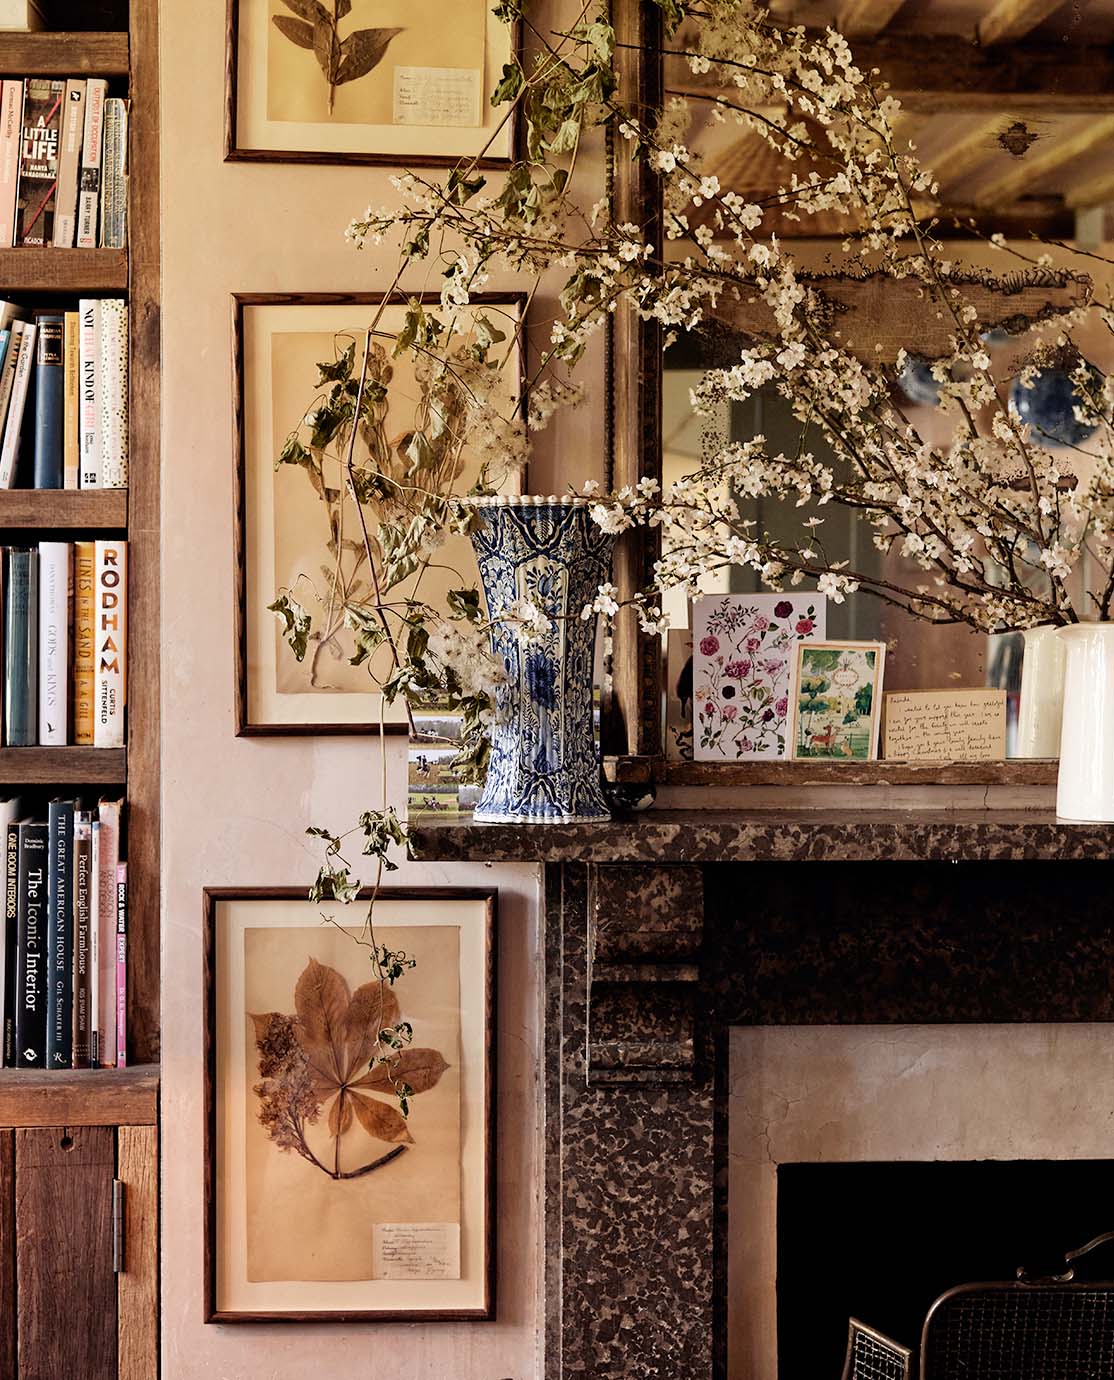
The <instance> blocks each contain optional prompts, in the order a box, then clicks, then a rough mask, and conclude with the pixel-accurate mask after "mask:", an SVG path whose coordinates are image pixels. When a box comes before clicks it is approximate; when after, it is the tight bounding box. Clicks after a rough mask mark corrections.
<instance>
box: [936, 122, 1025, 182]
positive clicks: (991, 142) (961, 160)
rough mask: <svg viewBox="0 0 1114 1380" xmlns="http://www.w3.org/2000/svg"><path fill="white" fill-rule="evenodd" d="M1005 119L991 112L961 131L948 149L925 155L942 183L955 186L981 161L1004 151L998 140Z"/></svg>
mask: <svg viewBox="0 0 1114 1380" xmlns="http://www.w3.org/2000/svg"><path fill="white" fill-rule="evenodd" d="M1005 124H1006V121H1005V120H1004V118H1003V117H1002V116H1001V115H991V116H989V117H988V118H987V119H985V120H980V121H979V123H978V124H977V125H976V126H975V127H974V128H973V129H972V130H970V131H969V132H968V133H967V134H964V135H962V136H961V137H960V138H959V139H958V140H956V141H955V142H954V143H953V144H950V145H949V146H948V148H947V149H941V150H940V151H939V152H937V153H935V154H933V153H929V154H926V155H924V163H925V165H926V166H928V167H930V168H931V169H932V171H933V172H934V173H935V174H936V180H937V181H938V182H939V183H940V186H941V187H954V186H955V184H956V183H957V182H959V181H960V180H961V179H963V178H965V177H966V176H967V174H968V173H970V172H973V171H974V169H975V168H977V167H978V166H979V164H980V163H983V162H985V160H986V159H987V158H989V157H990V156H991V155H992V154H993V153H1001V152H1002V147H1001V145H1000V144H999V143H998V141H997V138H998V135H999V134H1001V132H1002V129H1003V127H1004V125H1005Z"/></svg>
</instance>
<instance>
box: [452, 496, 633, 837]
mask: <svg viewBox="0 0 1114 1380" xmlns="http://www.w3.org/2000/svg"><path fill="white" fill-rule="evenodd" d="M467 501H468V502H469V503H470V504H471V505H473V506H474V507H475V510H476V517H477V519H478V526H477V527H476V528H475V530H474V531H473V532H472V545H473V546H474V547H475V551H476V557H477V560H478V562H479V567H480V577H481V579H482V580H483V587H484V596H485V598H486V599H487V608H488V615H489V617H490V618H491V622H492V625H493V626H492V631H491V649H492V652H493V654H494V655H495V657H496V659H497V660H498V661H499V662H500V663H501V664H502V666H503V669H504V671H505V672H506V681H505V682H504V684H503V685H502V687H501V688H500V690H499V694H498V715H497V722H496V724H495V727H494V728H493V730H492V744H491V764H490V766H489V767H488V773H487V780H486V782H485V783H484V791H483V796H482V797H481V799H480V802H479V804H478V805H477V806H476V809H475V811H474V815H473V817H474V818H475V819H477V820H486V821H488V822H490V823H504V824H519V823H522V824H570V823H574V822H577V821H581V820H584V821H587V820H603V819H609V818H610V817H611V815H610V811H609V810H608V808H607V801H606V800H605V798H604V795H603V791H602V790H601V788H600V769H599V760H598V757H597V753H596V743H595V735H594V733H593V724H592V670H593V652H594V648H595V641H596V620H595V618H591V619H584V618H581V616H580V615H581V610H582V609H583V608H584V606H585V604H590V603H591V602H592V600H593V599H594V598H595V596H596V591H597V589H598V587H599V586H600V585H601V584H603V583H604V582H605V581H607V580H608V579H610V577H611V552H612V548H613V547H614V544H615V538H614V537H613V536H611V535H610V534H608V533H606V532H603V531H601V529H600V528H599V527H598V526H597V525H596V524H595V523H594V522H593V521H592V518H591V514H590V512H589V505H588V502H587V501H586V500H585V499H583V498H571V497H568V498H557V497H550V498H507V497H502V496H499V497H493V498H478V499H473V500H467ZM516 599H527V600H529V601H530V602H531V603H533V604H535V605H536V606H537V607H538V608H539V609H540V610H541V611H542V612H543V613H544V614H545V615H546V617H547V618H548V619H549V620H550V623H551V627H550V631H549V632H548V633H546V634H544V635H543V636H542V637H540V638H531V639H530V640H528V641H525V640H523V638H522V637H521V636H520V635H519V632H518V630H517V629H516V627H515V626H514V624H508V623H501V622H500V618H501V617H502V616H503V615H504V614H505V613H506V611H507V610H508V609H509V608H510V606H511V605H512V604H513V603H514V601H515V600H516Z"/></svg>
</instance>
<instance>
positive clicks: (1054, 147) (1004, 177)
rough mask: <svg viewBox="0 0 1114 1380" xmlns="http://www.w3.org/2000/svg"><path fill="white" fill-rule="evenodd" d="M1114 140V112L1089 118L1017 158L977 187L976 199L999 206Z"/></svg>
mask: <svg viewBox="0 0 1114 1380" xmlns="http://www.w3.org/2000/svg"><path fill="white" fill-rule="evenodd" d="M1112 140H1114V115H1107V116H1104V117H1103V118H1102V119H1100V120H1089V121H1088V122H1087V123H1086V124H1085V125H1083V126H1081V127H1080V128H1079V129H1076V130H1074V131H1073V132H1072V133H1070V134H1061V135H1059V136H1058V137H1057V138H1055V139H1048V140H1046V141H1045V143H1044V147H1043V148H1040V149H1039V150H1038V151H1036V152H1033V153H1028V154H1026V155H1024V157H1022V158H1019V159H1018V160H1017V164H1016V166H1014V167H1012V168H1010V169H1009V170H1008V171H1007V172H1005V173H1002V174H1000V175H999V176H998V177H995V178H993V179H992V180H991V181H990V182H986V183H984V184H983V185H982V186H981V187H976V188H975V189H974V191H973V193H972V199H973V200H974V201H975V202H976V203H977V204H978V205H980V206H997V205H1001V204H1002V203H1004V202H1011V201H1017V200H1018V199H1019V198H1020V197H1021V196H1022V195H1023V194H1024V193H1025V192H1026V191H1027V190H1028V189H1029V188H1030V187H1032V186H1034V185H1035V184H1036V183H1037V182H1039V181H1040V180H1041V178H1043V177H1047V176H1048V174H1049V173H1053V172H1057V171H1058V170H1059V169H1060V168H1064V167H1067V165H1068V164H1069V163H1074V162H1075V161H1076V160H1077V159H1080V158H1085V157H1086V156H1087V154H1089V153H1093V152H1094V151H1095V149H1097V148H1100V147H1101V146H1102V145H1104V144H1109V143H1110V142H1111V141H1112Z"/></svg>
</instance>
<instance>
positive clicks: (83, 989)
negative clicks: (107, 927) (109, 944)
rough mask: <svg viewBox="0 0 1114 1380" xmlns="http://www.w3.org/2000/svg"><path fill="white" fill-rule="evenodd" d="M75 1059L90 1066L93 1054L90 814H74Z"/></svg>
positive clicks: (77, 1063) (82, 1065)
mask: <svg viewBox="0 0 1114 1380" xmlns="http://www.w3.org/2000/svg"><path fill="white" fill-rule="evenodd" d="M73 834H74V853H73V856H74V888H73V892H74V941H73V944H74V950H73V952H74V958H73V963H74V979H73V1063H74V1068H75V1069H87V1068H89V1066H90V1064H91V1063H92V1058H93V1039H92V1025H91V1016H92V1010H91V997H92V990H91V987H90V966H89V961H90V953H89V928H90V923H91V921H92V914H91V910H90V907H91V905H92V897H93V877H92V864H93V836H92V825H91V823H90V820H89V816H88V814H86V813H85V812H84V811H82V812H81V813H80V814H76V815H75V816H74V826H73Z"/></svg>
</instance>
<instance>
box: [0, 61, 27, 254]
mask: <svg viewBox="0 0 1114 1380" xmlns="http://www.w3.org/2000/svg"><path fill="white" fill-rule="evenodd" d="M22 134H23V83H22V82H21V81H5V82H4V84H3V87H0V249H11V248H12V246H13V245H14V244H15V211H16V192H17V189H18V186H19V146H20V143H21V141H22Z"/></svg>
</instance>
